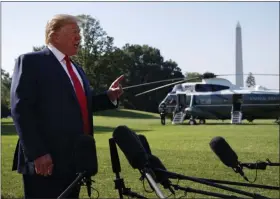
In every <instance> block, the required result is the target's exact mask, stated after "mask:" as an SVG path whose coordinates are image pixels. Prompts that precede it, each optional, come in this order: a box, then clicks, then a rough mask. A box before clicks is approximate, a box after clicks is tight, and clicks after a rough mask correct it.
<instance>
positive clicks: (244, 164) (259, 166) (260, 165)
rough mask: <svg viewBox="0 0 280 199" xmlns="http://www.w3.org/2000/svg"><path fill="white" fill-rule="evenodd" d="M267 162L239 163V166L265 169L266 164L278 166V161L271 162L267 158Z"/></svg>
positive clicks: (279, 164)
mask: <svg viewBox="0 0 280 199" xmlns="http://www.w3.org/2000/svg"><path fill="white" fill-rule="evenodd" d="M266 161H267V162H256V163H240V166H241V168H242V167H246V168H248V169H260V170H265V169H266V167H267V166H280V163H272V162H270V160H269V159H268V158H267V159H266Z"/></svg>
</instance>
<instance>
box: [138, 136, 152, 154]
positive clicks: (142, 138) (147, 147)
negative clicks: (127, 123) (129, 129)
mask: <svg viewBox="0 0 280 199" xmlns="http://www.w3.org/2000/svg"><path fill="white" fill-rule="evenodd" d="M138 137H139V140H140V142H141V144H142V146H143V147H144V149H145V150H146V152H147V153H148V154H149V155H152V151H151V148H150V145H149V142H148V140H147V138H146V136H145V135H141V134H138Z"/></svg>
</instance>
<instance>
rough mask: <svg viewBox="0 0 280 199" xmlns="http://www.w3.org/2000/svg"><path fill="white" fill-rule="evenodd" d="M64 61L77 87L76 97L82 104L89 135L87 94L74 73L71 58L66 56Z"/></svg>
mask: <svg viewBox="0 0 280 199" xmlns="http://www.w3.org/2000/svg"><path fill="white" fill-rule="evenodd" d="M64 60H65V61H66V66H67V69H68V72H69V74H70V76H71V79H72V82H73V84H74V87H75V91H76V95H77V98H78V101H79V104H80V108H81V112H82V117H83V122H84V133H86V134H88V133H89V131H90V130H89V129H90V128H89V119H88V109H87V99H86V95H85V92H84V90H83V87H82V85H81V82H80V80H79V79H78V77H77V75H76V74H75V72H74V71H73V68H72V66H71V62H70V59H69V57H68V56H67V55H66V56H65V58H64Z"/></svg>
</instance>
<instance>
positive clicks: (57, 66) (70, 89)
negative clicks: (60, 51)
mask: <svg viewBox="0 0 280 199" xmlns="http://www.w3.org/2000/svg"><path fill="white" fill-rule="evenodd" d="M43 51H44V53H45V55H46V56H48V57H49V60H50V65H53V66H54V67H53V68H52V69H53V71H52V73H56V74H57V75H58V76H59V77H60V78H61V83H62V84H64V87H65V90H66V91H67V92H68V93H69V94H70V95H71V96H72V97H73V99H74V100H75V101H76V102H77V104H78V99H77V96H76V93H75V90H74V88H73V85H72V83H71V80H70V79H69V77H68V75H67V74H66V72H65V70H64V69H63V67H62V66H61V64H60V62H59V61H58V60H57V58H56V57H55V56H54V54H53V53H52V52H51V51H50V50H49V49H48V48H45V49H44V50H43Z"/></svg>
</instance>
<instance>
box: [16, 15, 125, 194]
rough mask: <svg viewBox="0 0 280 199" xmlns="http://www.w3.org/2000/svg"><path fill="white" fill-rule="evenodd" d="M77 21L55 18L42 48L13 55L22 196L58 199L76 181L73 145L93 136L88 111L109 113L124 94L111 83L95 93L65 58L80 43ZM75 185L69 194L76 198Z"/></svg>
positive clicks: (18, 168)
mask: <svg viewBox="0 0 280 199" xmlns="http://www.w3.org/2000/svg"><path fill="white" fill-rule="evenodd" d="M77 24H78V23H77V19H76V18H75V17H74V16H71V15H56V16H54V17H53V18H52V19H51V20H50V21H49V22H48V23H47V26H46V44H47V47H46V48H45V49H43V50H42V51H39V52H31V53H26V54H23V55H21V56H19V57H18V59H17V61H16V64H15V68H14V73H13V77H12V86H11V111H12V117H13V120H14V124H15V127H16V131H17V133H18V135H19V141H18V143H17V147H16V151H15V154H14V162H13V170H17V171H18V172H19V173H21V174H22V175H23V183H24V196H25V198H57V197H58V196H59V195H60V194H61V193H62V192H63V191H64V190H65V189H66V188H67V187H68V186H69V185H70V184H71V183H72V182H73V180H74V179H75V178H76V174H75V169H74V163H73V157H72V154H73V146H74V143H75V140H76V138H77V136H78V135H82V134H89V135H92V136H93V130H94V128H93V121H92V116H93V114H92V113H93V112H95V111H100V110H105V109H114V108H116V107H117V102H118V98H119V97H120V95H122V93H123V91H122V89H121V87H120V81H121V80H122V79H123V76H121V77H119V78H118V79H117V80H116V81H114V82H113V83H112V85H111V87H110V88H109V89H108V91H106V92H105V93H103V94H99V95H95V94H94V93H93V92H92V90H91V89H90V85H89V82H88V80H87V78H86V76H85V73H84V72H83V70H82V68H81V67H79V66H77V65H75V64H74V63H73V62H71V60H70V58H69V57H70V56H73V55H75V54H76V53H77V50H78V47H79V44H80V40H81V37H80V29H79V27H78V25H77ZM79 192H80V187H78V186H77V187H76V188H75V189H73V191H72V192H71V193H70V195H69V196H68V197H69V198H78V197H79Z"/></svg>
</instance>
